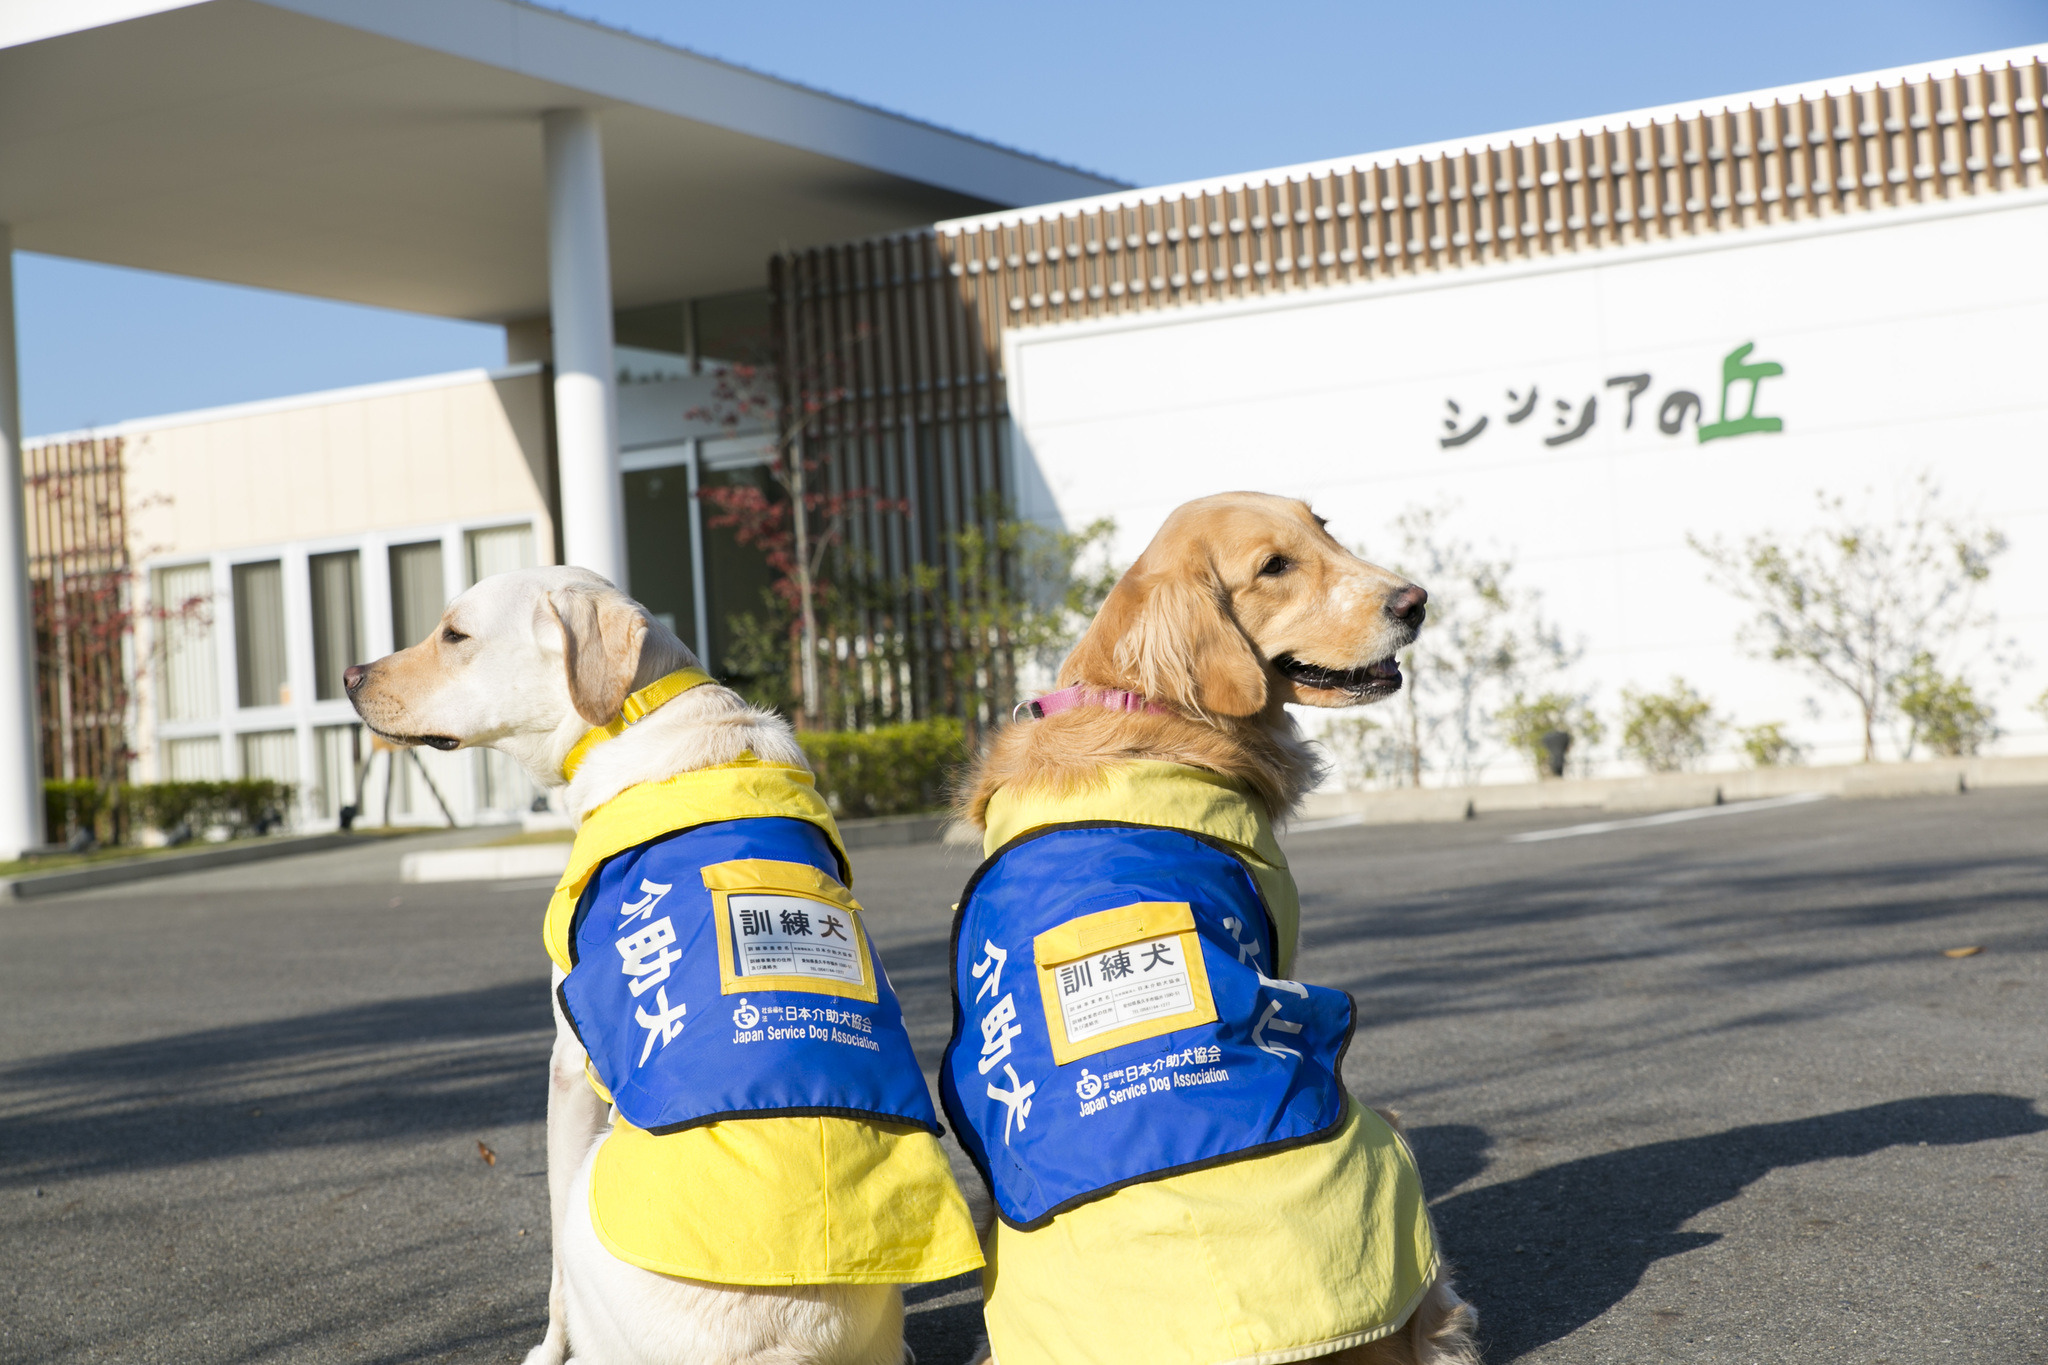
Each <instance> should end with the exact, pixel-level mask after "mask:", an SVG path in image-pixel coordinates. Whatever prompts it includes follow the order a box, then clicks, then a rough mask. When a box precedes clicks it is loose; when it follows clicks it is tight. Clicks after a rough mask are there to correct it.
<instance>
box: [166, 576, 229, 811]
mask: <svg viewBox="0 0 2048 1365" xmlns="http://www.w3.org/2000/svg"><path fill="white" fill-rule="evenodd" d="M151 579H152V582H151V585H150V595H151V597H152V599H153V600H154V602H155V606H156V611H157V613H158V616H157V641H158V650H159V653H158V655H157V677H158V682H159V686H158V688H157V710H158V714H159V715H161V716H162V717H163V718H164V719H165V720H167V721H181V720H211V719H212V718H213V717H215V716H217V715H219V714H220V676H219V673H218V666H217V663H216V661H215V656H214V652H213V569H212V567H211V566H210V565H206V564H180V565H179V566H178V567H176V568H174V569H158V570H157V571H156V572H155V573H154V574H153V575H151ZM207 742H209V743H213V742H212V741H207ZM213 748H214V757H213V775H214V776H219V774H220V745H219V744H218V743H214V744H213ZM195 780H197V779H195Z"/></svg>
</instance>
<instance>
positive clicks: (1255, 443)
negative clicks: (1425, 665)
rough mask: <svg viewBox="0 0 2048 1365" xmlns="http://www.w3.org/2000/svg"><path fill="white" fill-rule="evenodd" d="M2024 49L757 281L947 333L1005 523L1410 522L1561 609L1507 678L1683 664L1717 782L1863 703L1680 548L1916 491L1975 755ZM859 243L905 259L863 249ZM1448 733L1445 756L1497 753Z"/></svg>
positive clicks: (1888, 508) (2031, 447)
mask: <svg viewBox="0 0 2048 1365" xmlns="http://www.w3.org/2000/svg"><path fill="white" fill-rule="evenodd" d="M2044 57H2048V53H2044V52H2043V51H2038V50H2031V49H2030V50H2026V51H2019V52H2007V53H1997V54H1990V55H1987V56H1984V57H1976V58H1970V59H1967V60H1964V61H1959V62H1956V63H1945V64H1940V65H1936V66H1932V67H1924V68H1916V69H1910V70H1899V71H1890V72H1880V73H1872V74H1867V75H1862V76H1854V77H1846V78H1842V79H1840V80H1833V81H1826V82H1819V83H1816V84H1814V85H1811V86H1804V87H1798V88H1790V89H1783V90H1774V91H1763V92H1756V93H1752V94H1745V95H1739V96H1732V97H1729V98H1726V99H1720V100H1713V101H1707V102H1705V103H1702V104H1698V105H1689V106H1683V107H1672V108H1665V109H1653V110H1643V111H1636V112H1632V113H1624V114H1617V115H1613V116H1611V117H1606V118H1598V119H1588V120H1582V121H1576V122H1573V123H1570V124H1561V125H1557V126H1553V127H1547V128H1536V129H1527V130H1520V131H1516V132H1510V133H1503V134H1499V135H1496V136H1491V137H1479V138H1471V139H1460V140H1457V141H1453V142H1447V143H1443V144H1438V145H1433V146H1427V147H1417V148H1406V149H1400V150H1396V151H1390V152H1385V153H1378V154H1374V155H1369V156H1362V157H1358V158H1349V159H1343V160H1339V161H1333V162H1329V163H1323V164H1318V165H1312V166H1297V167H1289V168H1284V169H1279V170H1274V171H1268V172H1260V173H1255V174H1251V175H1246V176H1234V177H1229V178H1226V179H1221V180H1217V181H1213V182H1206V183H1202V184H1192V185H1176V186H1167V187H1160V188H1152V189H1145V190H1139V191H1132V192H1128V193H1118V194H1111V195H1106V196H1102V197H1099V198H1094V199H1088V200H1081V201H1076V202H1073V203H1068V204H1057V205H1050V206H1045V207H1042V208H1034V209H1027V210H1014V211H1006V212H1003V213H997V214H988V215H983V216H978V217H974V218H967V219H960V220H956V221H952V222H947V223H942V224H939V225H938V226H937V227H936V228H935V229H934V230H933V231H932V232H930V233H928V234H923V235H920V236H916V237H909V236H906V237H902V238H895V239H888V240H887V241H885V242H880V243H872V242H871V243H858V244H850V245H848V246H846V247H841V248H833V249H829V250H821V251H814V252H810V253H803V254H801V255H798V256H796V257H793V258H791V260H790V261H789V262H788V264H787V267H786V271H787V276H786V277H787V278H788V279H790V280H791V281H792V282H793V283H792V284H791V285H790V286H788V287H786V288H785V293H784V302H785V305H786V306H787V307H788V308H790V309H791V310H793V311H794V312H795V313H797V314H804V315H808V316H810V317H811V318H812V319H813V321H811V323H810V325H811V326H813V327H814V328H816V327H823V326H826V325H827V323H826V322H824V321H822V320H821V319H824V318H826V317H828V316H830V315H832V314H833V313H834V312H837V313H846V312H863V311H864V312H865V313H869V314H873V315H876V316H884V317H886V316H889V315H891V313H892V309H894V310H896V311H901V308H900V303H901V302H902V301H912V302H918V301H921V306H924V307H926V308H928V309H930V310H932V311H933V313H934V315H935V316H936V315H938V314H941V313H946V314H949V315H950V316H952V317H953V318H955V319H956V321H957V325H959V326H961V327H963V328H964V329H965V330H967V331H970V332H972V333H974V334H975V335H976V336H978V338H979V346H980V353H979V355H978V357H977V358H976V360H975V362H974V363H975V364H976V365H979V366H980V367H981V369H982V371H983V372H985V374H986V376H987V379H986V383H987V384H988V385H989V387H990V388H991V389H992V390H993V392H994V393H995V394H996V395H997V397H996V399H995V401H996V402H998V403H999V404H1000V405H1001V406H1002V409H1003V411H1004V413H1005V415H1006V418H1007V430H1008V440H1009V463H1008V465H1007V467H1006V478H1007V479H1008V480H1009V489H1010V493H1011V496H1012V498H1013V499H1014V505H1015V506H1016V507H1017V508H1018V509H1019V510H1020V511H1021V513H1022V514H1024V515H1026V516H1029V517H1032V518H1036V519H1039V520H1041V521H1044V522H1047V523H1049V524H1054V525H1060V526H1066V527H1077V526H1082V525H1086V524H1088V523H1089V522H1090V521H1092V520H1094V519H1095V518H1097V517H1101V516H1111V517H1114V518H1115V520H1116V522H1117V526H1118V544H1117V551H1118V553H1119V555H1120V556H1121V557H1122V558H1123V559H1125V560H1128V559H1129V558H1131V557H1133V556H1134V555H1135V554H1136V553H1137V551H1138V550H1139V549H1140V548H1142V546H1143V545H1144V543H1145V542H1146V540H1147V539H1149V537H1150V536H1151V534H1152V532H1153V530H1154V529H1155V528H1156V527H1157V526H1158V524H1159V522H1160V520H1161V519H1162V518H1163V516H1164V515H1165V513H1166V512H1167V511H1168V510H1169V509H1170V508H1171V507H1173V506H1174V505H1176V504H1178V503H1180V502H1181V501H1184V500H1185V499H1187V498H1189V497H1192V496H1196V495H1198V494H1201V493H1206V492H1216V491H1221V490H1225V489H1232V488H1257V489H1263V490H1269V491H1273V492H1281V493H1291V494H1297V495H1300V496H1303V497H1307V498H1309V499H1311V500H1312V501H1313V502H1314V504H1315V506H1316V508H1317V510H1318V511H1319V512H1321V513H1322V514H1323V515H1325V516H1327V517H1328V518H1329V519H1330V522H1331V525H1332V529H1333V530H1334V531H1335V532H1336V533H1337V534H1338V535H1339V536H1340V537H1341V538H1343V539H1344V540H1346V541H1347V542H1349V543H1351V544H1354V545H1357V546H1360V547H1361V548H1363V550H1364V551H1365V552H1366V553H1367V554H1369V555H1371V556H1373V557H1375V558H1378V559H1381V560H1383V561H1386V562H1392V563H1396V564H1400V565H1402V566H1403V567H1405V568H1408V569H1409V570H1410V571H1411V572H1413V573H1414V574H1415V575H1416V576H1418V577H1421V578H1424V580H1425V582H1427V576H1428V568H1427V563H1428V559H1429V555H1428V553H1426V550H1427V548H1428V547H1426V546H1420V545H1418V544H1417V543H1416V539H1417V537H1416V535H1415V528H1416V527H1417V526H1418V524H1419V519H1427V520H1429V521H1430V522H1431V523H1432V524H1433V526H1434V528H1435V530H1434V532H1433V537H1434V542H1435V544H1436V546H1437V548H1439V549H1441V548H1442V547H1443V546H1444V545H1446V544H1451V545H1456V544H1463V545H1464V546H1466V547H1469V553H1468V555H1467V558H1474V559H1486V560H1491V561H1493V562H1496V563H1504V564H1506V565H1508V566H1510V569H1511V573H1512V579H1513V583H1514V585H1515V586H1516V587H1517V588H1519V589H1523V590H1526V591H1527V592H1528V593H1532V594H1534V595H1535V596H1536V598H1537V599H1538V603H1539V606H1540V611H1541V613H1542V615H1543V617H1544V618H1546V619H1547V620H1548V621H1550V622H1551V623H1553V624H1554V625H1555V626H1556V627H1557V628H1558V629H1559V632H1560V634H1561V635H1562V637H1563V640H1564V643H1565V644H1566V650H1565V653H1566V655H1567V656H1568V657H1570V658H1571V660H1572V661H1571V663H1570V665H1569V667H1567V668H1564V669H1562V670H1557V671H1554V672H1552V673H1549V674H1544V673H1542V672H1541V671H1538V672H1537V673H1535V674H1532V676H1531V678H1530V683H1531V685H1532V686H1534V687H1554V688H1559V689H1562V690H1565V691H1570V692H1576V693H1580V694H1583V695H1586V696H1587V697H1589V698H1590V699H1591V701H1592V703H1593V705H1594V707H1595V709H1596V710H1597V711H1602V712H1604V713H1605V714H1606V715H1607V716H1608V717H1609V718H1610V729H1612V724H1611V721H1612V718H1613V717H1614V716H1615V714H1616V711H1617V707H1618V701H1619V695H1620V693H1621V691H1622V690H1623V689H1630V690H1634V691H1638V692H1642V691H1650V690H1658V689H1663V688H1666V687H1668V686H1669V685H1670V682H1671V680H1672V679H1674V678H1682V679H1684V680H1685V681H1686V682H1687V683H1688V684H1689V685H1690V686H1692V687H1693V688H1694V689H1696V690H1697V691H1698V692H1700V693H1702V694H1704V695H1706V696H1707V697H1708V698H1709V699H1710V700H1712V701H1713V702H1714V703H1715V706H1716V709H1717V712H1718V713H1719V714H1720V715H1721V716H1722V717H1724V718H1725V719H1726V720H1727V721H1729V722H1731V723H1732V724H1731V725H1730V726H1729V727H1728V728H1727V729H1725V730H1724V731H1723V738H1722V741H1721V743H1720V746H1719V747H1718V749H1717V751H1716V752H1715V753H1713V754H1712V755H1710V756H1709V758H1708V760H1707V761H1708V762H1710V763H1713V764H1722V765H1726V764H1733V763H1736V762H1739V761H1742V760H1741V756H1740V754H1739V752H1738V750H1737V748H1736V745H1735V742H1734V740H1735V733H1736V731H1735V727H1736V726H1744V725H1756V724H1762V723H1768V722H1777V723H1780V724H1782V725H1783V726H1785V727H1786V730H1787V732H1788V733H1789V734H1791V735H1792V736H1794V737H1795V738H1796V739H1797V740H1798V741H1799V742H1800V743H1802V744H1803V745H1804V746H1805V748H1806V750H1807V752H1808V754H1809V755H1810V757H1811V758H1812V759H1814V760H1815V761H1831V760H1853V759H1854V758H1856V757H1858V756H1859V755H1860V753H1861V725H1860V720H1859V718H1858V715H1857V713H1856V711H1855V708H1854V707H1853V705H1851V704H1848V702H1847V698H1846V696H1844V695H1840V694H1838V693H1837V692H1835V691H1833V690H1831V689H1829V688H1827V687H1825V686H1817V685H1816V684H1815V683H1814V682H1813V681H1812V680H1811V679H1810V678H1808V677H1804V676H1802V675H1800V674H1798V673H1797V672H1795V671H1793V670H1791V669H1789V668H1788V667H1786V666H1785V665H1784V664H1782V663H1773V662H1771V661H1769V660H1767V659H1762V658H1758V657H1756V656H1755V654H1754V653H1753V652H1752V651H1751V650H1750V649H1749V648H1748V647H1746V646H1745V645H1744V644H1743V643H1742V639H1743V635H1744V626H1745V625H1746V624H1747V622H1748V617H1749V613H1750V611H1751V608H1749V607H1746V606H1745V605H1744V604H1743V603H1742V602H1740V601H1738V600H1737V599H1736V598H1735V597H1733V596H1732V595H1731V594H1730V593H1728V592H1727V591H1725V590H1724V588H1722V587H1719V586H1716V584H1715V583H1714V582H1713V581H1711V576H1710V574H1709V572H1708V569H1709V565H1708V562H1707V560H1706V558H1705V557H1704V556H1703V554H1702V552H1701V550H1700V549H1699V548H1697V547H1698V546H1712V545H1714V544H1715V543H1717V542H1718V543H1720V544H1722V545H1725V546H1730V547H1739V546H1740V545H1741V544H1743V543H1744V542H1745V540H1746V538H1748V537H1751V536H1755V535H1774V536H1777V537H1779V538H1780V539H1784V540H1792V539H1797V538H1798V537H1799V536H1801V535H1804V534H1806V533H1808V532H1809V531H1811V530H1812V529H1813V528H1815V527H1817V526H1819V525H1821V524H1822V523H1823V522H1824V521H1826V519H1827V516H1828V514H1827V513H1826V512H1825V511H1824V510H1823V509H1822V507H1821V506H1820V501H1821V500H1823V499H1841V500H1843V502H1844V505H1845V506H1846V508H1847V509H1848V511H1849V512H1850V513H1852V514H1856V513H1864V512H1867V513H1868V515H1870V516H1872V517H1875V518H1877V519H1879V520H1883V519H1886V518H1889V517H1892V516H1893V515H1894V514H1901V515H1910V510H1911V508H1912V507H1914V506H1915V505H1916V504H1917V502H1918V500H1919V498H1920V493H1919V489H1920V487H1921V485H1922V483H1923V481H1924V482H1928V483H1932V484H1934V485H1937V486H1938V487H1939V488H1940V490H1941V497H1940V501H1939V504H1938V506H1939V507H1940V508H1942V509H1944V510H1943V515H1945V516H1949V517H1952V518H1955V519H1957V520H1960V521H1964V522H1974V523H1976V524H1980V525H1983V526H1985V527H1988V528H1990V529H1992V530H1995V531H1996V532H1998V533H2001V534H2002V535H2003V536H2004V537H2005V539H2006V540H2007V542H2008V545H2009V548H2008V549H2007V551H2006V552H2005V553H2004V554H2002V555H2000V556H1998V557H1997V558H1996V559H1995V560H1994V561H1993V562H1992V566H1991V567H1992V573H1991V576H1990V578H1989V580H1988V581H1987V582H1986V583H1985V584H1984V585H1983V588H1982V589H1981V590H1980V591H1979V592H1977V593H1976V594H1975V595H1974V600H1973V604H1972V605H1973V607H1974V608H1975V609H1976V610H1974V611H1970V612H1965V611H1962V610H1960V609H1959V610H1958V611H1957V612H1956V614H1955V615H1954V616H1953V617H1952V618H1949V619H1947V620H1946V621H1945V622H1944V626H1943V628H1942V629H1940V630H1939V631H1937V632H1934V634H1935V635H1936V637H1937V638H1930V639H1929V640H1928V641H1927V645H1928V649H1929V651H1930V652H1931V653H1932V654H1933V655H1934V656H1935V659H1936V662H1937V664H1939V665H1940V666H1942V667H1943V668H1944V669H1945V670H1946V671H1948V672H1949V673H1951V674H1955V673H1960V674H1962V675H1963V676H1965V677H1967V678H1968V679H1970V681H1971V682H1972V684H1973V686H1975V688H1976V689H1977V691H1978V694H1979V695H1980V696H1982V697H1987V698H1988V699H1989V700H1990V702H1991V703H1992V704H1993V705H1994V706H1995V708H1996V711H1997V718H1998V725H1999V727H2000V729H2001V730H2002V732H2003V734H2002V737H2001V738H2000V739H1999V741H1998V744H1999V750H1998V751H2001V752H2034V751H2041V750H2048V717H2044V716H2043V715H2042V714H2041V712H2040V711H2039V710H2037V709H2035V705H2034V701H2035V698H2036V697H2038V696H2040V695H2041V694H2042V692H2043V689H2044V684H2048V607H2044V605H2043V603H2042V601H2041V597H2040V594H2039V591H2038V588H2039V585H2040V584H2041V583H2043V582H2048V459H2044V458H2043V457H2044V453H2048V451H2044V445H2043V437H2042V436H2041V434H2040V433H2041V432H2042V431H2043V430H2044V429H2048V428H2044V419H2048V391H2044V390H2043V388H2042V386H2041V384H2040V382H2039V380H2038V376H2039V375H2040V374H2041V373H2042V372H2043V367H2044V364H2048V327H2044V325H2043V324H2044V322H2048V255H2044V253H2043V252H2042V251H2041V250H2040V243H2041V242H2042V241H2044V240H2048V170H2044V166H2043V163H2042V151H2043V146H2044V140H2048V139H2044V134H2048V113H2044V110H2043V100H2044V96H2048V65H2044ZM892 251H893V252H895V253H896V254H897V255H898V256H899V257H906V258H907V257H908V256H909V255H910V254H912V253H914V252H922V253H924V254H925V255H927V256H928V257H929V259H930V260H931V261H932V262H933V266H932V268H931V269H929V270H925V271H922V272H920V271H916V270H902V269H899V270H896V271H895V272H893V273H891V272H887V271H874V270H867V271H866V272H865V273H863V271H862V266H861V263H862V261H863V260H866V259H871V258H874V257H876V256H878V255H882V256H886V255H888V254H889V253H890V252H892ZM864 281H871V282H864ZM862 294H865V295H866V296H867V297H866V298H864V299H860V300H858V301H853V300H849V297H848V296H849V295H862ZM912 311H915V309H914V308H913V309H912ZM970 368H972V367H970ZM913 378H914V379H915V380H917V381H918V382H922V383H924V384H925V387H926V388H928V389H931V390H934V391H937V390H940V389H943V388H945V387H946V386H945V385H944V383H943V382H941V381H942V380H943V378H944V375H943V366H941V365H938V364H936V363H935V364H933V365H930V366H927V369H926V371H925V372H924V373H922V374H921V375H918V376H913ZM1428 538H1429V537H1424V539H1428ZM1435 587H1436V591H1437V592H1438V594H1439V597H1440V598H1442V599H1444V600H1443V606H1444V607H1445V608H1446V609H1447V610H1449V609H1454V608H1455V602H1454V601H1453V600H1452V599H1453V598H1455V595H1456V587H1455V585H1449V584H1443V583H1439V584H1437V585H1435ZM1975 615H1988V616H1990V617H1993V618H1995V619H1994V621H1993V622H1992V623H1991V626H1990V628H1989V629H1976V628H1967V627H1966V621H1967V620H1968V619H1969V618H1971V617H1972V616H1975ZM1425 685H1426V684H1425ZM1390 720H1391V716H1390ZM1483 740H1484V742H1483V743H1482V745H1481V748H1482V750H1484V752H1483V753H1481V754H1480V755H1479V756H1478V758H1477V760H1476V762H1475V764H1474V765H1473V766H1474V767H1475V768H1476V769H1477V770H1478V771H1479V772H1481V773H1483V774H1484V775H1485V776H1487V777H1491V778H1503V777H1508V776H1514V775H1523V776H1526V775H1527V773H1528V771H1529V766H1528V760H1527V759H1526V758H1524V757H1521V756H1518V755H1512V754H1509V753H1507V752H1506V751H1505V749H1504V747H1503V746H1502V745H1501V743H1500V742H1499V739H1498V736H1497V735H1494V736H1486V737H1483ZM1903 743H1904V736H1903V735H1888V736H1884V737H1882V741H1881V744H1880V752H1881V754H1883V755H1885V756H1891V755H1894V754H1896V753H1898V752H1900V751H1901V750H1902V748H1903ZM1923 752H1924V750H1923ZM1593 757H1594V762H1593V764H1592V767H1593V769H1594V770H1596V771H1599V770H1615V771H1625V770H1626V768H1627V765H1626V764H1625V763H1624V762H1623V761H1622V760H1621V758H1620V756H1619V755H1618V754H1617V753H1616V751H1615V750H1614V749H1613V747H1612V746H1611V745H1610V746H1609V747H1607V748H1606V749H1604V750H1601V751H1599V752H1598V753H1597V754H1595V755H1594V756H1593ZM1442 776H1443V775H1442V774H1440V775H1439V777H1438V778H1437V779H1436V780H1442Z"/></svg>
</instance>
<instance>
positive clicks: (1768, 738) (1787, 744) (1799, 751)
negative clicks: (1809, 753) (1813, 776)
mask: <svg viewBox="0 0 2048 1365" xmlns="http://www.w3.org/2000/svg"><path fill="white" fill-rule="evenodd" d="M1735 733H1736V735H1737V737H1738V738H1740V739H1741V741H1742V752H1743V753H1744V755H1746V756H1747V757H1748V759H1749V766H1750V767H1752V768H1790V767H1795V766H1797V765H1798V764H1801V763H1804V762H1805V761H1806V746H1805V745H1803V744H1801V743H1799V742H1798V741H1797V740H1795V739H1793V738H1792V737H1791V736H1790V735H1787V734H1786V733H1785V723H1784V722H1783V721H1777V720H1773V721H1766V722H1765V723H1764V724H1762V725H1745V726H1743V727H1742V728H1741V729H1739V730H1737V731H1736V732H1735Z"/></svg>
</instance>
